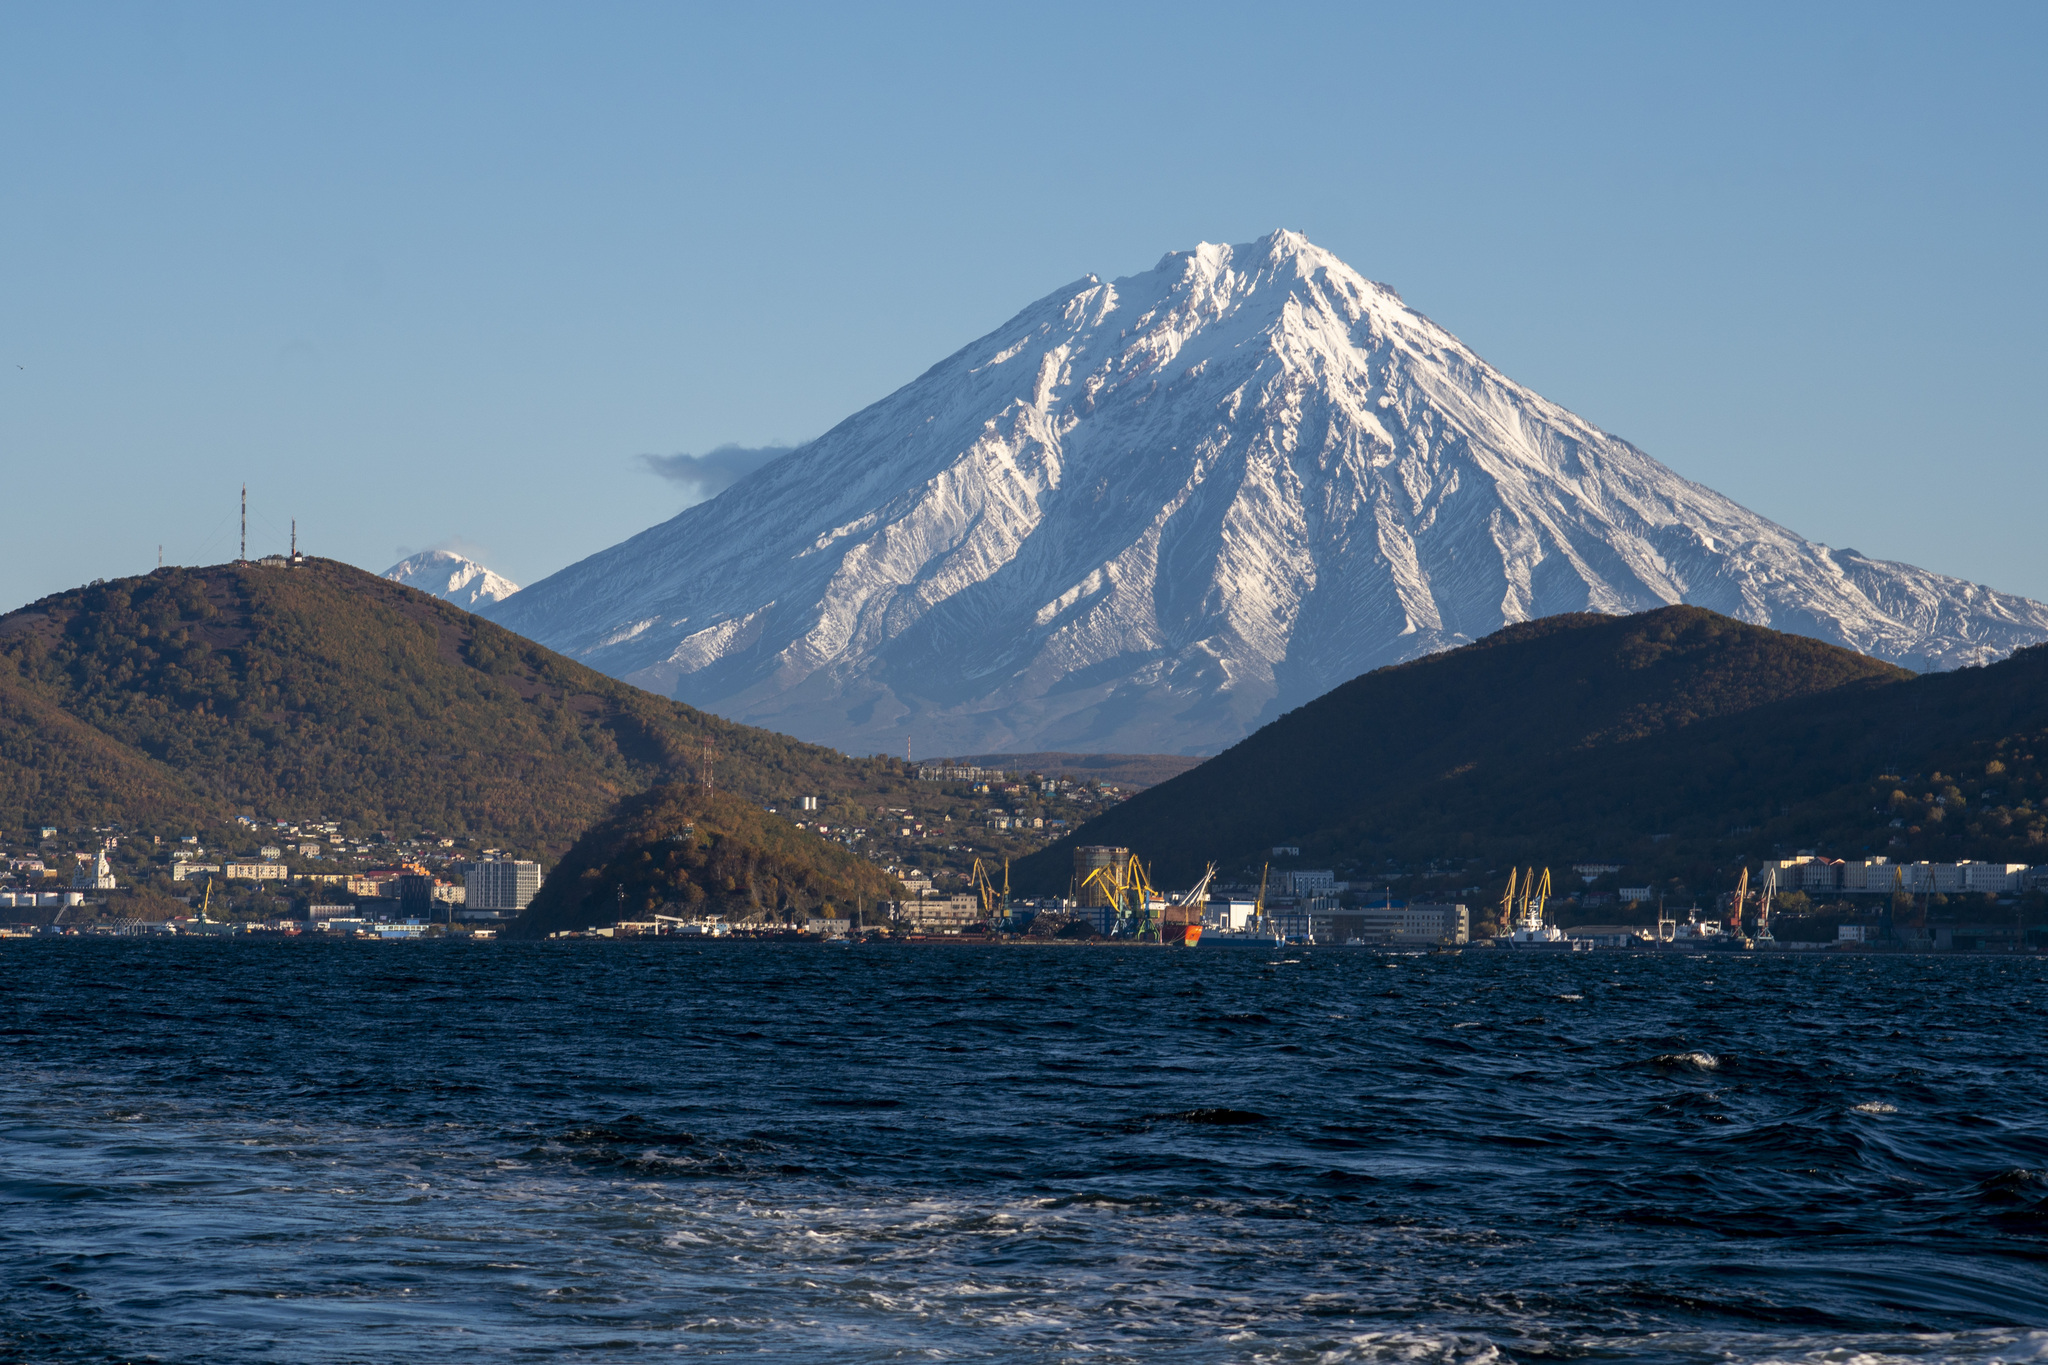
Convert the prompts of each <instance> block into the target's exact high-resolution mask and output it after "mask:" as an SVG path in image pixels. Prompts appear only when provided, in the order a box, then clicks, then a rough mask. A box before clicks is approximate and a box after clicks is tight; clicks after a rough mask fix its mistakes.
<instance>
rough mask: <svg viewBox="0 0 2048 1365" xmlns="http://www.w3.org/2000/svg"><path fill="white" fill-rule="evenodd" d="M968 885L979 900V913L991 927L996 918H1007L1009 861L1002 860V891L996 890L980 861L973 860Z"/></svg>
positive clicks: (977, 859) (992, 880)
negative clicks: (972, 868)
mask: <svg viewBox="0 0 2048 1365" xmlns="http://www.w3.org/2000/svg"><path fill="white" fill-rule="evenodd" d="M968 884H969V885H970V886H972V887H973V888H974V892H975V894H976V895H977V896H979V897H980V898H981V913H982V915H983V917H984V918H986V919H987V920H988V922H989V924H990V925H991V926H993V925H994V923H995V922H996V920H997V919H998V918H1008V916H1009V913H1010V860H1009V859H1008V858H1005V859H1003V889H1002V890H1001V891H998V890H996V885H995V880H994V879H993V878H992V877H990V876H989V875H988V869H987V868H985V867H983V866H982V865H981V859H979V858H976V859H975V860H974V870H973V872H971V873H970V874H969V875H968Z"/></svg>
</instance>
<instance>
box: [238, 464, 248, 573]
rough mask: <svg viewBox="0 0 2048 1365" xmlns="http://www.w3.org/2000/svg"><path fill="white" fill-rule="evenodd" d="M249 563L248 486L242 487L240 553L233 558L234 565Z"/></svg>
mask: <svg viewBox="0 0 2048 1365" xmlns="http://www.w3.org/2000/svg"><path fill="white" fill-rule="evenodd" d="M248 562H249V485H248V484H246V483H245V484H243V485H242V551H241V553H240V554H238V555H236V556H235V563H237V564H247V563H248Z"/></svg>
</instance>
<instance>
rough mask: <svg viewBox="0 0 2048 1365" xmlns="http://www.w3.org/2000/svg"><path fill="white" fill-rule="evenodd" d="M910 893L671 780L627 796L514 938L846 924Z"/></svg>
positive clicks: (574, 851)
mask: <svg viewBox="0 0 2048 1365" xmlns="http://www.w3.org/2000/svg"><path fill="white" fill-rule="evenodd" d="M901 894H902V889H901V887H900V886H899V885H898V884H897V883H896V881H895V880H894V879H893V878H891V877H888V876H887V875H885V874H884V873H883V872H882V870H881V869H880V868H878V867H876V866H875V865H874V864H872V863H870V862H867V861H865V860H864V859H861V858H859V857H856V856H855V855H854V854H852V853H850V852H848V851H847V850H846V849H844V848H841V847H839V846H838V845H836V844H833V843H830V842H828V841H826V840H824V839H821V838H819V837H818V836H817V835H815V834H811V833H809V832H808V831H805V830H801V829H798V828H796V827H795V826H794V825H792V824H790V823H789V821H787V820H784V819H781V818H779V817H777V816H774V815H770V814H769V813H768V812H766V811H764V810H762V809H761V808H760V807H758V806H755V805H753V804H751V803H749V802H746V801H742V800H740V799H738V798H737V797H733V796H728V795H726V794H725V793H723V792H718V793H708V792H705V791H703V790H701V789H700V788H698V787H696V786H688V785H681V784H671V785H667V786H661V787H656V788H655V789H654V790H652V791H648V792H643V793H640V794H639V795H636V796H629V797H627V798H626V799H625V800H623V801H621V802H620V803H619V805H618V808H617V809H615V810H614V811H612V812H611V814H610V815H608V816H606V817H605V818H604V819H603V820H601V821H599V822H598V823H597V824H596V825H594V826H592V827H591V829H590V830H589V831H588V832H586V833H585V834H584V836H583V837H582V838H580V839H578V840H577V841H576V843H575V846H574V847H572V848H571V849H570V850H569V852H568V853H567V854H566V855H564V856H563V858H562V861H561V862H560V864H558V865H557V866H556V867H555V869H554V870H553V871H552V872H550V873H549V874H548V879H547V882H546V884H545V885H543V886H542V887H541V891H540V894H539V895H538V896H536V897H535V898H534V900H533V903H532V904H531V905H529V906H528V907H527V908H526V911H525V913H524V914H522V915H521V916H520V917H519V919H518V920H517V921H516V922H515V923H514V924H513V925H512V926H511V928H510V929H509V930H508V934H509V935H510V936H512V937H524V938H538V937H542V936H544V935H546V934H548V933H551V932H554V931H556V930H561V929H581V928H585V927H588V926H590V925H594V924H610V923H611V922H612V921H614V920H618V919H639V918H642V917H644V916H646V915H650V914H655V913H659V912H663V911H666V912H667V913H670V914H675V915H682V916H688V917H693V918H694V917H708V916H712V915H723V916H725V917H727V918H729V919H757V920H761V919H765V920H774V921H780V920H784V919H797V920H801V919H806V918H809V917H810V916H812V915H819V916H824V917H827V918H843V917H844V916H845V913H846V911H848V910H850V909H858V908H862V907H873V906H874V905H875V904H876V902H878V901H880V900H883V899H887V898H891V897H894V896H899V895H901Z"/></svg>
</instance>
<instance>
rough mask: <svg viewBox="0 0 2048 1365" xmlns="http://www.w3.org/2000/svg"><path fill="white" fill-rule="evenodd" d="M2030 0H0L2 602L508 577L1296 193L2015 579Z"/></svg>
mask: <svg viewBox="0 0 2048 1365" xmlns="http://www.w3.org/2000/svg"><path fill="white" fill-rule="evenodd" d="M2044 54H2048V7H2043V6H2041V5H2038V4H2035V5H2014V6H2007V7H2000V6H1992V5H1984V6H1973V7H1965V6H1926V5H1921V6H1881V5H1875V4H1855V5H1843V6H1835V7H1830V6H1792V5H1785V4H1768V5H1755V6H1740V5H1714V6H1685V7H1681V6H1675V5H1640V4H1631V5H1618V6H1611V7H1603V6H1598V5H1570V6H1568V5H1526V4H1515V5H1501V6H1488V5H1467V6H1436V5H1420V4H1417V5H1409V6H1402V7H1398V8H1395V7H1386V8H1374V7H1370V6H1365V5H1350V4H1345V5H1330V6H1289V5H1284V4H1274V3H1266V4H1258V5H1250V4H1237V5H1229V6H1205V5H1201V4H1190V3H1177V4H1172V5H1160V6H1149V7H1148V6H1137V5H1101V4H1089V5H1073V6H1062V5H1053V4H1036V5H1030V6H1022V5H1008V6H981V5H961V4H947V5H933V6H930V7H888V6H881V7H860V6H816V7H809V6H777V5H771V4H748V5H729V6H721V7H717V8H711V7H705V8H694V7H690V6H686V5H681V4H649V5H635V4H601V3H600V4H589V3H578V4H573V5H572V4H562V5H556V6H520V5H513V4H507V3H490V4H478V5H469V6H465V5H461V4H453V3H443V4H435V5H429V6H422V5H416V4H403V5H377V4H366V3H350V4H345V5H324V6H314V5H278V4H249V5H242V6H220V5H207V4H201V3H183V4H176V5H169V4H161V3H147V4H133V5H122V4H82V5H64V4H26V3H11V4H5V5H4V6H0V253H4V255H0V259H4V265H0V473H4V484H0V487H4V488H5V505H6V507H7V508H8V510H9V511H10V513H11V515H10V516H8V518H7V531H6V545H7V551H6V553H5V554H4V555H0V609H6V608H11V607H13V606H15V605H18V604H20V603H22V602H25V601H28V600H30V599H32V598H34V597H36V596H39V595H41V594H43V593H45V592H50V591H54V590H57V589H60V588H65V587H70V586H73V585H76V584H78V583H80V582H83V581H85V580H87V579H90V578H94V577H113V576H116V575H122V574H129V573H135V572H140V571H142V570H145V569H147V568H149V567H150V566H151V565H153V564H154V563H155V560H156V554H157V546H158V544H159V543H161V544H162V545H163V547H164V553H165V555H166V557H167V558H168V559H169V560H170V561H172V562H176V563H205V562H215V561H219V560H222V559H226V558H231V557H232V556H233V554H234V548H235V547H234V501H235V493H236V488H237V487H238V485H239V484H240V483H241V482H242V481H243V480H245V479H246V480H247V481H248V483H249V490H250V494H249V495H250V503H251V522H252V527H253V531H252V543H251V547H250V548H251V550H252V551H272V550H279V549H282V548H283V545H284V540H285V528H286V525H287V521H288V519H289V518H291V517H293V516H296V517H297V518H298V524H299V535H300V542H301V545H302V547H303V548H306V549H308V550H310V551H313V552H316V553H321V554H328V555H333V556H336V557H338V558H342V559H346V560H349V561H352V562H354V563H356V564H360V565H363V566H364V567H366V568H371V569H378V570H381V569H383V568H384V567H385V566H386V565H388V564H389V563H391V562H392V561H393V560H395V559H396V558H398V557H399V554H400V552H401V550H402V549H404V550H412V549H420V548H425V547H428V546H432V545H439V544H451V543H452V544H454V545H456V547H457V548H468V549H471V550H473V551H474V552H475V553H477V554H479V555H480V556H481V557H482V558H483V559H485V561H486V562H488V563H489V564H491V565H492V566H493V567H494V568H497V569H499V570H500V571H501V572H504V573H507V574H509V575H511V576H513V577H514V578H516V579H518V580H519V581H521V582H530V581H533V580H534V579H536V578H538V577H540V576H542V575H544V574H546V573H548V572H551V571H552V570H554V569H557V568H560V567H561V566H562V565H564V564H567V563H570V562H572V561H574V560H576V559H578V558H581V557H582V556H584V555H586V554H589V553H591V552H592V551H595V550H597V549H600V548H602V547H604V546H606V545H608V544H611V543H613V542H615V541H617V540H619V539H621V538H623V537H624V536H626V535H629V534H631V533H632V532H634V531H637V530H640V529H641V528H643V527H644V526H647V525H649V524H651V523H653V522H655V521H658V520H661V519H663V518H665V517H667V516H669V515H671V514H672V513H673V512H675V511H676V510H678V509H679V508H680V507H681V506H682V504H683V499H684V497H685V494H684V491H683V490H682V489H681V488H679V487H678V486H676V485H675V484H673V483H668V482H664V481H663V480H662V479H660V478H658V477H657V476H656V475H654V474H653V473H650V472H649V471H648V469H647V466H646V465H645V463H644V462H642V461H640V460H638V459H637V458H636V457H637V456H639V455H642V454H666V453H674V452H679V451H695V452H702V451H705V450H708V449H710V448H712V447H714V446H717V445H719V444H721V443H725V442H739V443H742V444H747V445H753V444H763V443H768V442H774V441H794V440H800V439H803V438H807V437H809V436H813V435H816V434H817V433H819V432H820V431H822V430H824V429H825V428H826V427H828V426H830V425H831V424H832V423H833V422H835V421H837V420H838V419H839V418H841V417H843V416H845V415H847V414H848V413H850V412H852V411H854V410H855V409H857V408H859V407H861V406H862V405H864V404H866V403H869V402H871V401H873V400H874V399H876V398H878V397H880V396H882V395H883V394H885V393H887V392H888V391H889V390H891V389H893V388H895V387H896V386H897V385H899V384H901V383H903V382H905V381H906V380H908V379H910V378H912V377H913V376H915V375H916V374H918V373H919V372H921V371H922V370H924V369H925V368H926V367H927V366H929V365H931V364H932V363H933V362H935V361H936V360H938V359H940V358H941V357H942V356H944V355H946V354H947V353H948V352H950V351H952V350H953V349H954V348H956V347H958V346H959V345H961V344H963V343H964V342H966V341H968V340H970V339H972V338H973V337H975V336H977V335H979V334H981V333H982V332H985V331H987V330H989V329H990V328H992V327H994V326H995V325H996V324H998V323H999V322H1001V321H1002V320H1003V319H1004V318H1006V317H1008V316H1009V315H1010V314H1011V313H1013V312H1014V311H1016V310H1017V309H1018V308H1020V307H1022V306H1023V305H1024V304H1026V303H1027V302H1029V301H1031V300H1032V299H1035V298H1037V297H1038V296H1040V295H1042V294H1044V293H1046V292H1047V291H1049V290H1051V289H1052V288H1054V287H1056V286H1058V285H1060V284H1062V283H1064V282H1066V281H1068V280H1071V279H1074V278H1075V277H1077V276H1080V275H1082V274H1084V273H1087V272H1089V271H1093V272H1096V273H1098V274H1101V275H1105V276H1109V275H1119V274H1125V273H1129V272H1131V271H1135V270H1141V269H1145V268H1148V267H1149V266H1151V265H1152V263H1153V262H1155V261H1156V260H1157V259H1158V258H1159V256H1160V255H1161V254H1162V253H1164V252H1166V251H1168V250H1171V249H1176V248H1185V247H1188V246H1190V245H1192V244H1193V243H1195V242H1197V241H1200V240H1210V241H1243V240H1246V239H1249V238H1251V237H1254V236H1257V235H1259V234H1262V233H1264V232H1267V231H1270V230H1271V229H1273V228H1275V227H1281V226H1285V227H1291V228H1297V229H1300V230H1302V231H1304V232H1306V233H1307V234H1308V235H1309V236H1310V237H1311V238H1312V239H1314V240H1315V241H1317V242H1319V243H1321V244H1323V245H1325V246H1328V247H1330V248H1331V249H1333V250H1335V251H1336V252H1338V253H1339V254H1340V255H1341V256H1343V257H1344V258H1345V259H1346V260H1348V261H1350V262H1351V263H1352V264H1353V265H1354V266H1356V267H1357V268H1358V269H1359V270H1361V271H1363V272H1364V273H1365V274H1367V275H1368V276H1371V277H1372V278H1375V279H1379V280H1384V281H1386V282H1387V283H1390V284H1392V285H1394V286H1395V287H1396V288H1397V289H1399V290H1400V291H1401V293H1402V295H1403V296H1404V297H1405V298H1406V299H1407V300H1408V301H1409V302H1410V303H1412V304H1414V305H1415V306H1417V307H1419V308H1421V309H1422V310H1423V311H1424V312H1426V313H1428V314H1430V315H1431V316H1432V317H1434V318H1436V319H1437V320H1438V321H1439V322H1441V323H1443V324H1445V325H1446V326H1448V327H1449V328H1450V329H1451V330H1452V331H1454V332H1456V333H1457V334H1458V335H1460V336H1461V337H1463V338H1464V339H1465V340H1466V341H1467V342H1468V343H1470V344H1471V345H1472V346H1473V347H1474V348H1475V349H1477V350H1478V351H1479V352H1480V353H1481V354H1482V355H1484V356H1486V357H1487V358H1488V359H1489V360H1491V361H1493V362H1494V363H1495V364H1497V365H1499V366H1500V367H1501V368H1502V369H1503V370H1505V371H1506V372H1507V373H1508V374H1510V375H1511V376H1513V377H1514V378H1516V379H1518V380H1521V381H1522V382H1524V383H1527V384H1529V385H1531V386H1532V387H1534V388H1535V389H1537V390H1538V391H1539V392H1541V393H1543V394H1545V395H1547V396H1548V397H1550V398H1552V399H1555V400H1556V401H1558V402H1561V403H1563V404H1565V405H1566V406H1568V407H1570V408H1572V409H1574V410H1576V411H1577V412H1579V413H1581V414H1582V415H1584V416H1585V417H1587V418H1588V419H1589V420H1591V421H1593V422H1596V423H1598V424H1599V425H1601V426H1603V427H1605V428H1607V429H1608V430H1610V431H1614V432H1616V433H1618V434H1620V435H1622V436H1624V437H1626V438H1628V439H1630V440H1632V441H1634V442H1636V443H1637V444H1638V445H1640V446H1642V447H1644V448H1645V449H1647V450H1648V451H1649V452H1650V453H1651V454H1652V455H1654V456H1656V457H1658V458H1659V459H1661V460H1663V461H1664V462H1665V463H1667V464H1669V465H1671V466H1672V467H1673V468H1675V469H1677V470H1678V471H1679V472H1681V473H1683V474H1685V475H1687V476H1688V477H1691V478H1693V479H1696V480H1698V481H1700V482H1702V483H1705V484H1708V485H1710V486H1712V487H1714V488H1717V489H1719V490H1721V491H1722V492H1724V493H1727V494H1728V495H1730V496H1732V497H1734V498H1736V499H1737V500H1738V501H1740V502H1743V503H1745V504H1747V505H1748V506H1750V507H1752V508H1755V509H1756V510H1758V511H1760V512H1762V513H1764V514H1765V515H1767V516H1770V517H1773V518H1775V519H1777V520H1778V521H1781V522H1783V523H1784V524H1786V525H1787V526H1790V527H1792V528H1793V529H1794V530H1797V531H1799V532H1801V533H1803V534H1805V535H1808V536H1811V537H1813V538H1815V539H1819V540H1823V541H1826V542H1827V543H1829V544H1832V545H1837V546H1854V547H1856V548H1858V549H1860V550H1862V551H1864V552H1865V553H1867V554H1875V555H1881V556H1885V557H1889V558H1896V559H1903V560H1907V561H1909V562H1912V563H1916V564H1920V565H1923V566H1926V567H1928V568H1932V569H1937V570H1940V571H1944V572H1947V573H1952V574H1958V575H1962V576H1964V577H1968V578H1973V579H1976V580H1978V581H1981V582H1984V583H1988V584H1991V585H1993V586H1995V587H1999V588H2003V589H2007V590H2011V591H2018V592H2023V593H2026V594H2028V595H2030V596H2033V597H2037V598H2043V599H2048V443H2044V438H2043V430H2044V427H2043V423H2042V421H2041V419H2040V417H2039V412H2040V409H2041V407H2042V404H2043V398H2044V393H2048V379H2044V374H2043V370H2044V365H2043V361H2044V359H2048V287H2044V286H2048V275H2044V272H2048V266H2044V251H2043V248H2044V245H2048V222H2044V214H2043V207H2044V193H2048V177H2044V170H2048V166H2044V148H2048V141H2044V132H2048V128H2044V104H2048V72H2044V69H2043V68H2044V65H2048V58H2044Z"/></svg>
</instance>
